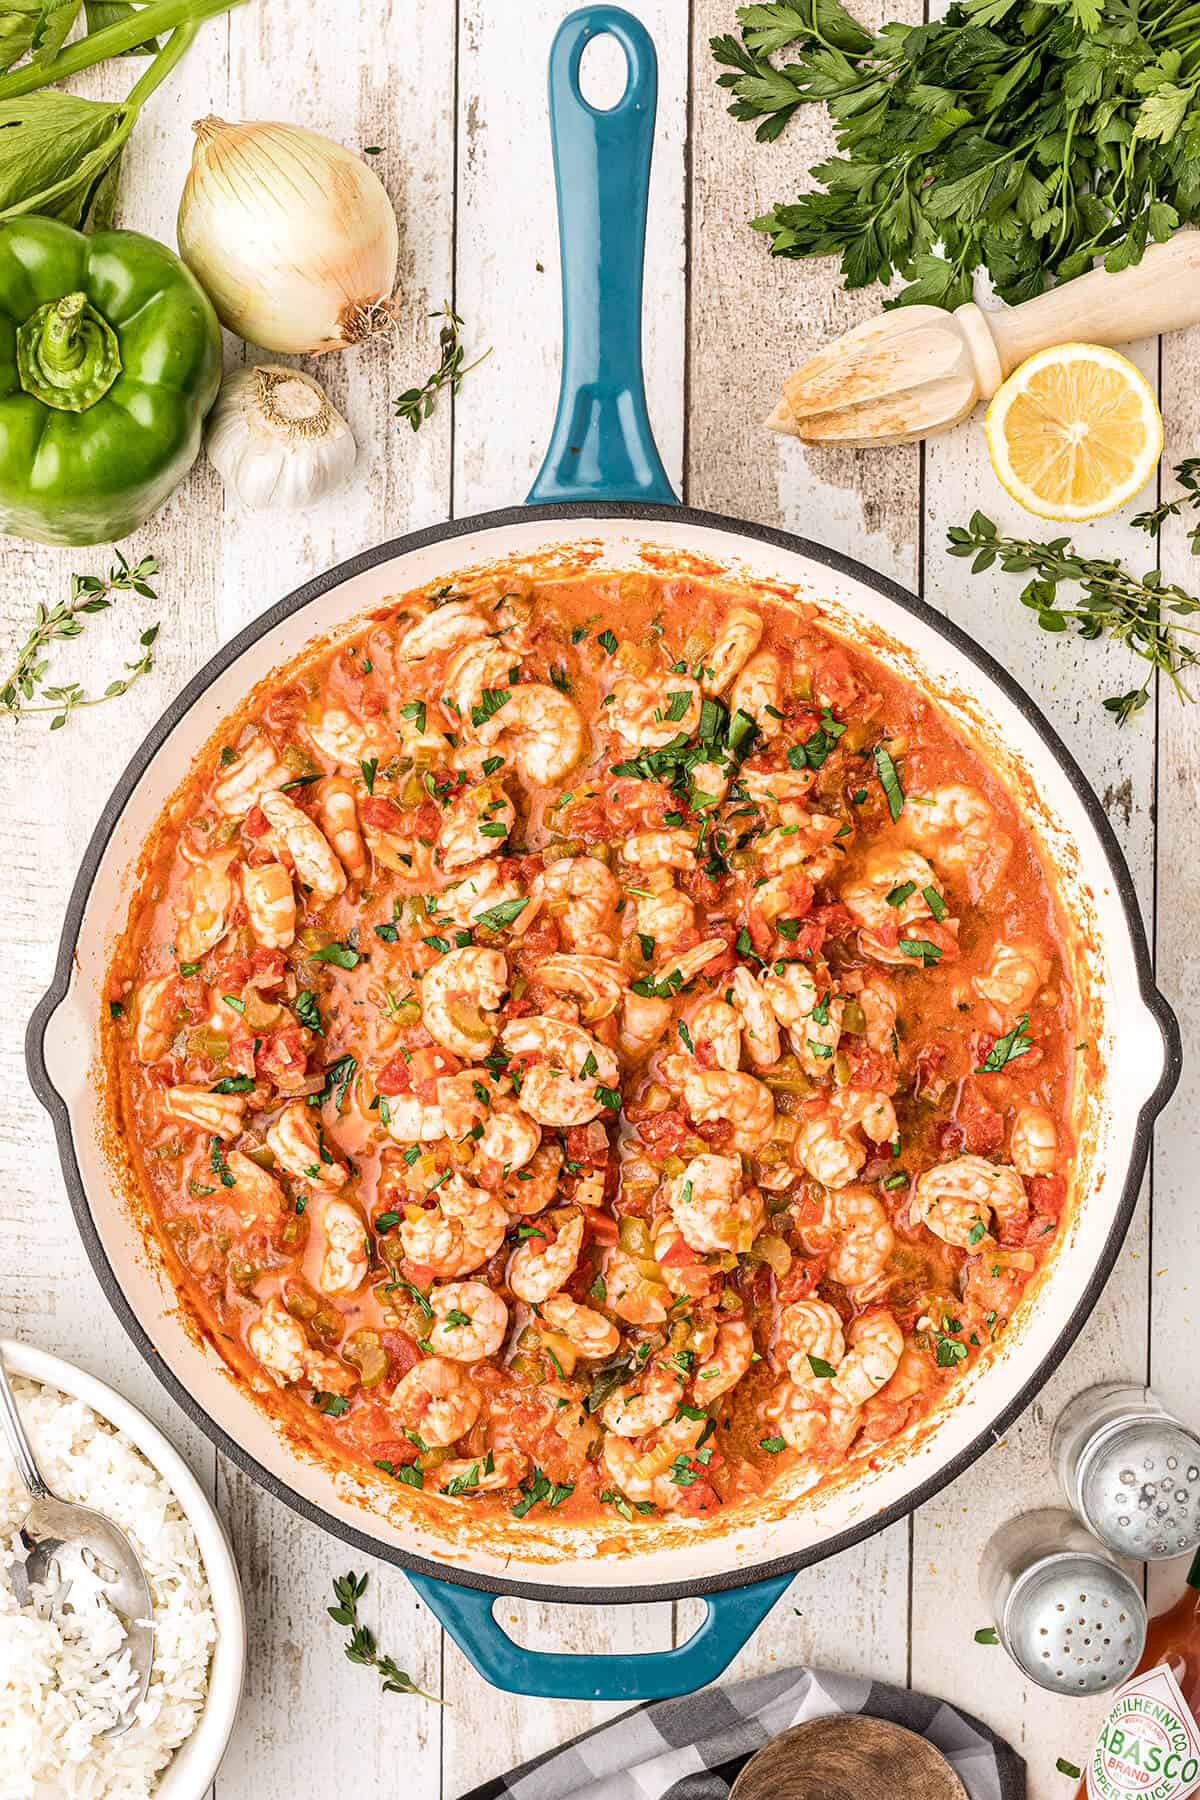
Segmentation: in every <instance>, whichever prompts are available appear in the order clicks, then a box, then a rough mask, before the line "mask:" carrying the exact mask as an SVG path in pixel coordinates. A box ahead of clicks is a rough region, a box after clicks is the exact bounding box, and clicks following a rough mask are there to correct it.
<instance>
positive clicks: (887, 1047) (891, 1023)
mask: <svg viewBox="0 0 1200 1800" xmlns="http://www.w3.org/2000/svg"><path fill="white" fill-rule="evenodd" d="M857 998H858V1003H859V1005H860V1006H861V1007H862V1010H863V1018H864V1019H865V1020H866V1025H867V1030H866V1039H867V1043H868V1045H869V1046H870V1048H871V1049H872V1050H878V1051H879V1052H880V1054H881V1055H884V1056H894V1055H895V1053H896V1016H897V1013H898V1012H899V1002H898V1001H897V999H896V990H895V989H894V988H893V986H892V984H891V982H890V981H888V980H887V978H886V977H885V976H883V975H874V974H873V975H871V976H869V977H868V979H867V980H866V981H864V982H863V984H862V986H861V987H860V988H859V990H858V995H857Z"/></svg>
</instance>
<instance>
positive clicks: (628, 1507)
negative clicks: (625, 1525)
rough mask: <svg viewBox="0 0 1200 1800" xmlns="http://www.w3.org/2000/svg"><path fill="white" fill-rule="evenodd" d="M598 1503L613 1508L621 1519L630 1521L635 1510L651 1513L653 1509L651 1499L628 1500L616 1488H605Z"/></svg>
mask: <svg viewBox="0 0 1200 1800" xmlns="http://www.w3.org/2000/svg"><path fill="white" fill-rule="evenodd" d="M600 1504H601V1506H611V1507H613V1508H615V1510H616V1511H617V1512H619V1513H620V1515H621V1517H622V1518H623V1519H629V1520H631V1521H632V1519H633V1515H634V1513H635V1512H640V1513H652V1512H653V1511H654V1502H653V1500H634V1501H629V1500H627V1499H626V1498H625V1496H624V1494H622V1493H621V1492H620V1491H619V1489H617V1488H605V1489H604V1491H603V1492H602V1493H601V1495H600Z"/></svg>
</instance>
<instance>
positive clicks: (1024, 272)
mask: <svg viewBox="0 0 1200 1800" xmlns="http://www.w3.org/2000/svg"><path fill="white" fill-rule="evenodd" d="M737 16H738V22H739V24H740V26H741V37H740V38H738V37H735V36H733V35H729V36H723V37H717V38H714V39H713V40H712V51H713V55H714V56H715V58H716V60H717V61H718V62H719V63H721V64H723V65H727V69H728V72H727V73H725V74H723V75H721V76H720V77H719V78H718V79H719V82H720V85H721V86H723V87H725V88H728V89H730V90H731V91H732V93H733V95H734V102H733V105H732V106H731V107H730V108H729V110H730V112H731V113H732V115H733V117H734V118H735V119H745V120H757V121H758V127H757V135H758V137H759V138H760V139H761V140H764V141H767V140H770V139H773V138H776V137H778V136H779V134H780V132H781V131H782V130H783V129H784V127H785V126H786V124H787V121H788V119H789V118H790V117H791V116H792V114H793V113H794V112H795V110H796V108H797V107H798V106H800V105H801V104H802V103H803V102H805V101H810V100H811V101H824V103H825V104H826V106H828V108H829V112H830V115H831V117H832V119H833V123H834V128H835V131H836V134H837V146H838V149H839V151H840V152H841V154H840V155H838V156H836V157H833V158H831V159H830V160H829V161H828V162H824V163H820V164H818V165H817V166H816V167H815V168H814V169H812V170H811V171H810V174H811V175H812V176H813V178H814V179H815V181H816V182H817V183H818V184H819V186H818V187H817V189H816V190H815V191H813V192H811V193H806V194H802V195H801V196H800V198H799V199H798V200H795V201H792V202H790V203H782V204H779V205H776V206H774V207H773V208H772V209H771V211H770V212H769V213H767V214H765V215H764V216H763V217H762V218H759V219H755V220H754V221H753V224H754V227H755V229H756V230H758V231H764V232H767V233H769V234H770V238H771V249H772V252H773V253H774V254H775V255H776V256H794V257H803V256H829V255H838V256H840V257H841V259H842V268H843V271H844V273H845V278H846V286H847V287H850V288H858V287H865V286H867V285H868V284H869V283H870V282H873V281H878V282H882V283H885V284H887V283H890V282H891V281H892V280H893V278H894V277H896V276H901V277H903V279H904V280H905V281H906V282H907V283H908V284H909V285H908V286H907V287H905V288H904V289H903V291H902V292H901V293H900V294H899V295H897V296H895V297H894V299H893V301H892V304H901V305H903V304H906V303H912V302H914V301H926V302H931V303H933V304H935V305H939V306H957V305H958V304H959V303H960V302H961V301H964V300H968V299H970V297H971V279H972V276H973V274H974V272H975V270H976V269H977V268H979V267H984V268H986V269H987V271H988V274H989V275H990V276H991V279H992V282H993V284H994V286H995V288H996V291H997V292H998V293H999V294H1000V295H1001V296H1002V297H1003V298H1004V299H1005V300H1009V301H1019V300H1026V299H1028V298H1030V297H1031V296H1032V295H1034V294H1038V293H1040V292H1041V291H1042V290H1043V288H1045V287H1046V286H1048V285H1049V284H1050V282H1051V281H1065V280H1068V279H1069V278H1070V277H1071V276H1073V275H1079V274H1082V273H1083V271H1084V270H1085V269H1087V268H1089V267H1090V266H1091V264H1092V262H1093V259H1094V258H1096V257H1098V256H1100V257H1103V259H1104V266H1105V268H1107V269H1109V270H1113V271H1115V270H1118V269H1124V268H1127V267H1129V265H1130V264H1132V263H1136V262H1138V261H1139V260H1140V258H1141V256H1142V253H1143V251H1144V250H1145V248H1146V245H1147V244H1148V243H1149V242H1150V240H1151V239H1153V240H1155V241H1156V242H1161V241H1162V240H1163V239H1165V238H1167V237H1169V236H1170V234H1171V233H1172V232H1173V231H1174V230H1175V228H1176V227H1177V226H1178V225H1180V224H1183V223H1185V222H1190V221H1193V220H1195V219H1196V218H1197V217H1200V9H1197V8H1196V7H1195V6H1193V5H1189V4H1185V3H1184V0H1143V3H1140V4H1139V5H1138V6H1136V7H1135V6H1133V5H1131V4H1129V3H1127V0H1058V3H1049V4H1037V3H1034V0H960V3H956V4H955V5H952V6H951V7H950V9H949V11H948V12H947V13H946V15H945V17H944V18H943V19H942V20H940V21H938V22H936V23H933V24H929V25H917V26H909V25H904V24H897V23H893V24H889V25H885V26H884V27H883V29H882V30H881V31H880V32H878V33H874V34H873V33H871V32H869V31H866V30H864V28H863V27H862V26H861V25H859V24H858V22H857V20H855V19H854V18H853V17H852V16H851V15H850V13H848V12H847V11H846V10H845V8H844V7H843V6H842V5H841V4H840V0H779V3H776V4H769V5H756V6H741V7H739V8H738V15H737ZM780 52H786V60H779V61H776V60H773V59H774V58H776V57H777V56H778V54H779V53H780Z"/></svg>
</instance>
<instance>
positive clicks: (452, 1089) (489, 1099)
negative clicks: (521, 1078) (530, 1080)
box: [437, 1069, 542, 1175]
mask: <svg viewBox="0 0 1200 1800" xmlns="http://www.w3.org/2000/svg"><path fill="white" fill-rule="evenodd" d="M507 1090H508V1084H507V1082H505V1083H504V1084H501V1083H499V1082H497V1081H496V1080H495V1078H494V1077H493V1076H490V1075H485V1074H484V1073H483V1071H482V1070H475V1069H466V1070H464V1071H463V1073H462V1074H461V1075H443V1076H442V1077H441V1079H440V1080H439V1082H438V1084H437V1094H438V1111H439V1113H440V1114H441V1118H442V1123H443V1127H444V1129H445V1131H447V1132H448V1133H449V1134H450V1136H451V1137H456V1138H460V1139H466V1138H467V1137H468V1136H470V1137H471V1139H472V1141H473V1142H474V1145H475V1156H476V1161H477V1162H483V1163H491V1164H494V1165H495V1166H496V1168H497V1169H498V1170H503V1171H504V1173H505V1175H508V1174H509V1173H511V1172H513V1171H515V1170H518V1169H523V1168H524V1167H525V1166H526V1164H527V1163H529V1162H530V1161H532V1159H533V1156H534V1153H535V1152H536V1150H537V1148H538V1145H539V1144H540V1143H541V1141H542V1133H541V1128H540V1127H539V1126H538V1125H537V1124H535V1122H534V1120H533V1119H531V1118H530V1117H529V1115H528V1114H527V1113H524V1112H522V1111H521V1109H520V1107H519V1106H518V1105H517V1102H516V1101H515V1100H514V1099H513V1097H512V1095H511V1094H510V1093H509V1092H508V1091H507ZM476 1127H478V1128H479V1136H478V1137H475V1136H474V1133H475V1129H476Z"/></svg>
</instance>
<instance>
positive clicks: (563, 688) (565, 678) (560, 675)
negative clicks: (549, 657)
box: [550, 663, 571, 694]
mask: <svg viewBox="0 0 1200 1800" xmlns="http://www.w3.org/2000/svg"><path fill="white" fill-rule="evenodd" d="M550 679H551V681H552V682H553V683H554V685H555V687H556V688H557V689H558V691H559V693H560V694H569V693H570V691H571V677H570V676H569V675H568V674H567V671H566V668H565V666H564V665H563V664H562V663H551V665H550Z"/></svg>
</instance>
